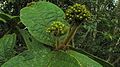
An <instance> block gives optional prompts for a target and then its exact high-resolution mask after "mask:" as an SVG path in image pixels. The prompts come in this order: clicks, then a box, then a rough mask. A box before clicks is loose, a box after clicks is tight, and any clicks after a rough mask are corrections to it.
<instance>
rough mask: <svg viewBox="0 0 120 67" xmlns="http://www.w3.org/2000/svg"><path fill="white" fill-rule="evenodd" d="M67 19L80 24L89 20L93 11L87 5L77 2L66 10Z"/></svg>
mask: <svg viewBox="0 0 120 67" xmlns="http://www.w3.org/2000/svg"><path fill="white" fill-rule="evenodd" d="M65 14H66V19H67V20H68V21H70V22H74V21H75V23H78V24H80V23H81V22H83V21H87V20H88V19H89V18H90V16H91V13H90V12H89V11H88V10H87V9H86V7H85V5H81V4H75V5H73V6H69V7H68V9H66V11H65Z"/></svg>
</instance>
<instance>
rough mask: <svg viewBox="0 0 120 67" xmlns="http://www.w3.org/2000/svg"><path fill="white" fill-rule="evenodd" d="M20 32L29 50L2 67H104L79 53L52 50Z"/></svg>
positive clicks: (25, 33) (24, 32) (25, 32)
mask: <svg viewBox="0 0 120 67" xmlns="http://www.w3.org/2000/svg"><path fill="white" fill-rule="evenodd" d="M19 31H20V32H21V34H22V36H23V38H24V40H25V43H26V45H27V47H29V48H28V49H29V50H27V51H25V52H23V53H21V54H20V55H17V56H16V57H14V58H12V59H10V60H9V61H8V62H6V63H5V64H3V65H2V67H89V66H90V67H96V66H97V67H102V65H100V64H99V63H97V62H95V61H94V60H92V59H90V58H89V57H87V56H85V55H83V54H80V53H78V52H75V51H72V50H67V51H62V50H60V51H54V50H51V49H50V48H48V47H46V46H44V44H42V43H40V42H39V41H37V40H36V39H34V38H33V37H32V36H31V35H30V34H29V33H28V32H27V31H24V30H19Z"/></svg>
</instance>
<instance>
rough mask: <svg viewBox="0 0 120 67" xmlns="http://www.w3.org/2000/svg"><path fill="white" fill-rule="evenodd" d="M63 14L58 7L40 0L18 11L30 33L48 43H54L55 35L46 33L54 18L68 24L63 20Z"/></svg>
mask: <svg viewBox="0 0 120 67" xmlns="http://www.w3.org/2000/svg"><path fill="white" fill-rule="evenodd" d="M64 16H65V15H64V12H63V11H62V10H61V9H60V8H59V7H57V6H56V5H54V4H52V3H50V2H42V1H40V2H37V3H33V4H32V5H31V6H29V7H25V8H23V9H22V10H21V13H20V18H21V21H22V23H23V24H24V25H25V26H26V27H27V28H28V30H29V32H30V34H31V35H32V36H33V37H35V38H36V39H37V40H38V41H40V42H42V43H45V44H48V45H49V44H50V45H53V44H54V43H55V37H54V36H52V35H50V34H49V33H46V30H47V28H48V27H49V26H50V25H51V24H52V22H53V21H56V20H58V21H62V22H63V23H64V24H65V25H66V26H68V24H67V23H65V21H64V20H63V18H64ZM61 38H63V37H61ZM62 40H63V39H62Z"/></svg>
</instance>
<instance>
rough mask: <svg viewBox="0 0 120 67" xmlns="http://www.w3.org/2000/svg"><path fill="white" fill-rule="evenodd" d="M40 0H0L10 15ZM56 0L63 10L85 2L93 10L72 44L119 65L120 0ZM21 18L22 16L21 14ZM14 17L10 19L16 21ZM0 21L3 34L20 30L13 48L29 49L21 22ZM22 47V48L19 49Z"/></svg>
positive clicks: (0, 34)
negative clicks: (17, 28) (90, 17)
mask: <svg viewBox="0 0 120 67" xmlns="http://www.w3.org/2000/svg"><path fill="white" fill-rule="evenodd" d="M33 1H38V0H1V1H0V12H1V13H6V14H8V15H10V16H18V17H19V14H20V9H21V8H23V7H25V6H26V5H27V4H28V5H30V4H29V3H30V2H33ZM49 1H50V2H53V3H55V4H56V5H58V6H59V7H61V8H62V9H63V10H65V9H66V8H67V7H68V6H69V5H73V4H74V3H81V4H85V5H86V6H87V8H88V9H89V10H90V11H91V12H92V14H93V16H92V17H93V18H92V21H90V23H85V24H83V25H81V27H80V30H79V31H78V32H77V35H76V36H75V37H74V38H75V39H73V40H72V42H71V44H75V46H74V47H76V48H78V49H83V50H85V51H87V52H89V53H91V54H93V55H95V56H98V57H100V58H102V59H104V60H106V61H108V62H110V63H112V64H114V65H115V67H119V66H120V64H119V63H120V49H119V48H120V3H119V2H120V1H118V2H117V3H114V1H113V0H49ZM18 19H19V18H18ZM13 21H14V20H12V21H11V22H13ZM11 22H10V21H6V23H0V37H2V36H3V35H4V34H6V33H13V32H15V33H16V34H17V43H16V46H15V48H14V50H15V51H17V52H18V53H16V54H19V53H20V52H22V51H24V50H25V49H26V47H25V45H24V42H23V41H22V37H21V35H20V34H18V31H17V30H16V26H18V27H20V28H25V26H24V25H22V24H21V22H19V20H18V21H15V22H13V23H11ZM18 48H19V49H18Z"/></svg>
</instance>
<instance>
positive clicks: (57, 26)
mask: <svg viewBox="0 0 120 67" xmlns="http://www.w3.org/2000/svg"><path fill="white" fill-rule="evenodd" d="M65 29H66V27H65V25H64V24H63V23H61V22H60V21H54V22H53V23H52V24H51V25H50V27H49V28H47V30H46V32H48V33H52V34H53V35H54V36H61V35H63V34H65V32H66V31H65Z"/></svg>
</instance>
